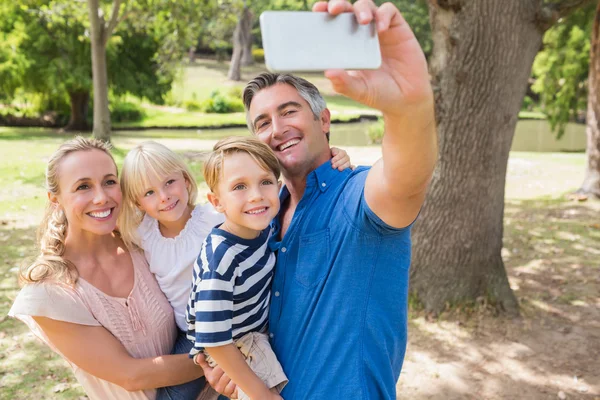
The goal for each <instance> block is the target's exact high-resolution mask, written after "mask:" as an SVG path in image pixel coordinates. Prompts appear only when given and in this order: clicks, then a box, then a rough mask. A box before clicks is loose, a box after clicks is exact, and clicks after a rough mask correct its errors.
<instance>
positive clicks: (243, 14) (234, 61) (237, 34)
mask: <svg viewBox="0 0 600 400" xmlns="http://www.w3.org/2000/svg"><path fill="white" fill-rule="evenodd" d="M244 53H246V55H244ZM244 57H245V58H246V59H247V58H252V12H251V11H250V8H249V7H248V4H247V2H246V0H244V3H243V6H242V10H241V11H240V16H239V18H238V22H237V24H236V26H235V30H234V31H233V54H232V56H231V63H230V64H229V72H228V73H227V77H228V78H229V79H231V80H232V81H239V80H241V79H242V74H241V67H242V64H243V60H244ZM248 64H249V63H248V62H246V65H248Z"/></svg>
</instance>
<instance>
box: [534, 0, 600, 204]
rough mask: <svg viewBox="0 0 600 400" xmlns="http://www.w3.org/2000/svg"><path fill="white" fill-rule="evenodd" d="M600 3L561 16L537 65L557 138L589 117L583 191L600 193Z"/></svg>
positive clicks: (546, 39)
mask: <svg viewBox="0 0 600 400" xmlns="http://www.w3.org/2000/svg"><path fill="white" fill-rule="evenodd" d="M599 18H600V16H599V15H598V5H597V4H595V3H594V2H592V3H590V4H588V5H587V6H585V7H583V8H581V9H579V10H576V11H574V12H573V13H572V14H571V15H569V16H568V17H566V18H562V19H561V20H559V21H558V23H557V24H556V25H555V26H554V27H552V28H551V29H550V30H548V32H546V34H545V35H544V47H543V49H542V51H540V53H539V54H538V55H537V57H536V59H535V62H534V64H533V77H534V78H535V83H534V84H533V86H532V89H533V91H534V92H536V93H539V94H540V100H541V105H542V108H543V111H544V113H545V114H546V115H547V116H548V120H549V121H550V125H551V127H552V129H553V131H554V132H555V133H556V135H557V137H559V138H560V137H561V136H562V135H563V133H564V131H565V127H566V124H567V123H568V122H569V121H572V120H573V119H579V118H580V117H581V116H582V115H586V114H585V113H586V111H585V110H586V108H587V117H586V122H587V129H586V133H587V145H586V158H587V163H586V171H585V177H584V181H583V183H582V185H581V187H580V188H579V190H578V192H579V193H581V194H586V195H595V196H597V197H600V128H599V126H598V121H599V118H600V104H599V101H598V96H599V94H600V83H599V75H598V74H599V71H600V54H599V51H600V50H599V49H598V45H599V44H598V40H599V39H598V19H599Z"/></svg>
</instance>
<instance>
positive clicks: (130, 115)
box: [109, 100, 146, 122]
mask: <svg viewBox="0 0 600 400" xmlns="http://www.w3.org/2000/svg"><path fill="white" fill-rule="evenodd" d="M109 108H110V119H111V121H112V122H135V121H140V120H142V119H144V117H145V116H146V113H145V112H144V109H143V108H142V106H141V105H139V104H136V103H132V102H130V101H123V100H113V101H112V102H111V103H110V107H109Z"/></svg>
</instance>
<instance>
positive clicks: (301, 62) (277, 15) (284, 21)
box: [260, 11, 381, 72]
mask: <svg viewBox="0 0 600 400" xmlns="http://www.w3.org/2000/svg"><path fill="white" fill-rule="evenodd" d="M260 27H261V32H262V41H263V48H264V50H265V63H266V66H267V69H269V70H270V71H279V72H287V71H325V70H327V69H336V68H341V69H377V68H379V66H380V65H381V53H380V51H379V39H378V37H377V31H376V28H375V24H374V23H370V24H367V25H360V24H359V23H358V21H357V20H356V17H355V16H354V14H352V13H345V14H340V15H337V16H333V15H330V14H329V13H326V12H302V11H300V12H291V11H266V12H264V13H262V14H261V16H260Z"/></svg>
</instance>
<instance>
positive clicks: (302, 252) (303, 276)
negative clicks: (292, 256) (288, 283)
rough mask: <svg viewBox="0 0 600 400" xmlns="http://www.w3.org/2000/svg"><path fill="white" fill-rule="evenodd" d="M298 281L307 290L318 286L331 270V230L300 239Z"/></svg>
mask: <svg viewBox="0 0 600 400" xmlns="http://www.w3.org/2000/svg"><path fill="white" fill-rule="evenodd" d="M296 265H297V267H296V274H295V278H296V281H297V282H298V283H299V284H301V285H302V286H304V287H306V288H311V287H314V286H316V285H318V284H319V283H320V282H321V281H322V280H323V278H324V277H325V275H327V270H328V268H329V229H325V230H322V231H319V232H315V233H311V234H309V235H304V236H302V237H300V247H299V248H298V262H297V264H296Z"/></svg>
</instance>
